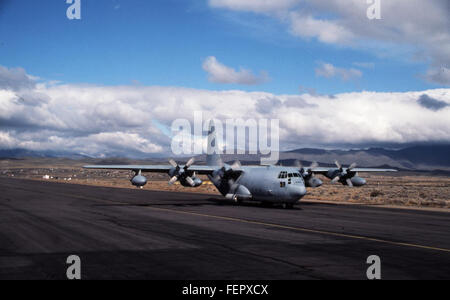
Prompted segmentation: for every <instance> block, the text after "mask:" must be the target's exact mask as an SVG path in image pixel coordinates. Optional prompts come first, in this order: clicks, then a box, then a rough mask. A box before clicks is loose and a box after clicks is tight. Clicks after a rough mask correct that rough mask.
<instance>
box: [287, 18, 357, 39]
mask: <svg viewBox="0 0 450 300" xmlns="http://www.w3.org/2000/svg"><path fill="white" fill-rule="evenodd" d="M290 19H291V29H290V30H291V32H292V34H294V35H296V36H300V37H303V38H317V39H318V40H319V41H321V42H323V43H328V44H344V43H348V42H350V41H351V40H352V39H353V38H354V36H353V33H352V32H351V31H350V30H348V29H347V28H345V27H344V26H342V25H339V23H338V22H335V21H330V20H321V19H316V18H314V17H313V16H310V15H303V14H300V13H296V12H294V13H292V14H291V15H290Z"/></svg>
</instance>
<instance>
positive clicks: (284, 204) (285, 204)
mask: <svg viewBox="0 0 450 300" xmlns="http://www.w3.org/2000/svg"><path fill="white" fill-rule="evenodd" d="M281 207H282V208H284V209H293V208H294V204H293V203H283V204H281Z"/></svg>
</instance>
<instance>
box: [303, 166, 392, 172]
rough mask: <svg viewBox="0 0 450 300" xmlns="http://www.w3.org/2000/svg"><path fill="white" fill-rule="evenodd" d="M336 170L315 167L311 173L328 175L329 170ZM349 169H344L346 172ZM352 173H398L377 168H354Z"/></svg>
mask: <svg viewBox="0 0 450 300" xmlns="http://www.w3.org/2000/svg"><path fill="white" fill-rule="evenodd" d="M333 169H336V168H332V167H330V168H326V167H315V168H311V171H312V172H313V173H316V174H326V173H327V172H328V171H329V170H333ZM346 169H347V168H344V170H346ZM351 170H352V172H397V170H394V169H376V168H353V169H351Z"/></svg>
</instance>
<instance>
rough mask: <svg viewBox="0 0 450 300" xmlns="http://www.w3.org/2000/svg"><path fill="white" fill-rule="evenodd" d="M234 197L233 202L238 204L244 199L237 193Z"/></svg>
mask: <svg viewBox="0 0 450 300" xmlns="http://www.w3.org/2000/svg"><path fill="white" fill-rule="evenodd" d="M232 199H233V202H234V203H235V204H237V205H239V204H241V203H242V200H241V199H239V197H238V196H237V195H234V196H233V198H232Z"/></svg>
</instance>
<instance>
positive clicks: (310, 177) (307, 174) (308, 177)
mask: <svg viewBox="0 0 450 300" xmlns="http://www.w3.org/2000/svg"><path fill="white" fill-rule="evenodd" d="M296 165H297V167H299V169H300V170H299V172H300V174H301V175H302V177H303V180H305V184H306V186H307V187H313V188H315V187H319V186H321V185H322V184H323V182H322V180H320V179H319V178H317V177H315V176H314V173H313V171H312V169H314V168H316V167H317V166H318V164H317V162H313V163H312V164H311V166H309V168H304V167H302V165H301V163H300V162H299V161H296Z"/></svg>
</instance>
